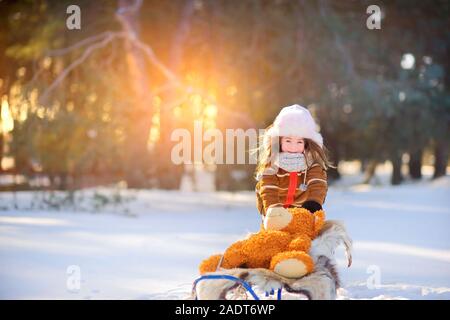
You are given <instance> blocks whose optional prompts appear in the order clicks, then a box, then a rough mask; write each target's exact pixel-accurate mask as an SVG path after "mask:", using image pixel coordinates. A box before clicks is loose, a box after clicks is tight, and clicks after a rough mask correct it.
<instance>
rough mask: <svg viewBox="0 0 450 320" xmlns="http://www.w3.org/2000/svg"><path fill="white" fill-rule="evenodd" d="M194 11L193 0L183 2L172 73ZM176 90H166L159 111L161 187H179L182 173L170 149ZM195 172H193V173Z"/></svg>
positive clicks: (177, 67) (173, 44)
mask: <svg viewBox="0 0 450 320" xmlns="http://www.w3.org/2000/svg"><path fill="white" fill-rule="evenodd" d="M193 12H194V1H193V0H189V1H187V2H186V3H185V5H184V7H183V11H182V14H181V19H180V23H179V25H178V29H177V31H176V32H175V37H174V39H173V42H172V47H171V52H170V63H169V67H170V69H171V71H172V72H173V73H175V74H176V73H177V71H178V70H179V68H180V64H181V62H182V58H183V45H184V42H185V39H186V37H187V36H188V34H189V31H190V26H191V17H192V14H193ZM176 97H177V92H176V90H168V91H167V93H166V94H164V95H163V99H162V100H163V105H162V107H161V111H160V131H159V133H160V139H159V142H158V146H157V154H158V170H157V172H158V173H157V174H158V177H157V179H158V186H159V187H160V188H162V189H179V188H180V185H181V178H182V176H183V173H184V165H175V164H174V163H173V162H172V159H171V151H172V147H173V146H174V142H173V141H171V139H170V135H171V134H172V131H173V130H174V129H175V128H174V121H173V117H174V114H173V111H172V110H173V107H174V106H173V105H172V104H171V102H172V101H173V100H176ZM193 174H195V172H194V173H193Z"/></svg>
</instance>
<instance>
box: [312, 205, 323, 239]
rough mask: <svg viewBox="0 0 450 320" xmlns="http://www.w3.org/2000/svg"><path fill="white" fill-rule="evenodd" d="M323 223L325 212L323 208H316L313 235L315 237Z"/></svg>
mask: <svg viewBox="0 0 450 320" xmlns="http://www.w3.org/2000/svg"><path fill="white" fill-rule="evenodd" d="M324 223H325V212H324V211H323V210H318V211H316V212H314V237H317V235H318V233H319V232H320V230H322V227H323V224H324Z"/></svg>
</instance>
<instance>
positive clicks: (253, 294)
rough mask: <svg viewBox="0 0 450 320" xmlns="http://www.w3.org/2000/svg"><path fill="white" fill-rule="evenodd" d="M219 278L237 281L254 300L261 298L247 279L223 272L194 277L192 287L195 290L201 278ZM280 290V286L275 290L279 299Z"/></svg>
mask: <svg viewBox="0 0 450 320" xmlns="http://www.w3.org/2000/svg"><path fill="white" fill-rule="evenodd" d="M219 279H222V280H223V279H225V280H231V281H234V282H238V283H239V284H240V285H242V286H243V287H244V288H245V289H246V290H247V291H248V292H250V294H251V295H252V297H253V298H254V299H255V300H261V299H259V297H258V296H257V294H256V293H255V291H253V289H252V286H251V285H250V284H249V283H248V282H247V281H244V280H242V279H239V278H236V277H234V276H230V275H226V274H223V275H217V274H209V275H205V276H201V277H200V278H198V279H196V280H195V281H194V288H193V289H194V290H195V288H196V287H197V283H198V282H200V281H202V280H219ZM281 290H282V288H280V289H278V292H277V299H278V300H281ZM272 294H274V291H273V289H272V291H270V295H272ZM267 296H269V293H268V292H266V297H267ZM195 299H196V300H197V297H195Z"/></svg>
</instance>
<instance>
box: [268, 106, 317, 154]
mask: <svg viewBox="0 0 450 320" xmlns="http://www.w3.org/2000/svg"><path fill="white" fill-rule="evenodd" d="M268 135H269V136H270V137H277V136H278V137H282V136H294V137H300V138H308V139H311V140H313V141H314V142H316V143H317V144H318V145H319V146H320V147H322V146H323V138H322V135H321V134H320V133H319V132H318V131H317V125H316V122H315V121H314V119H313V117H312V115H311V113H310V112H309V111H308V109H306V108H304V107H302V106H299V105H298V104H294V105H292V106H289V107H284V108H283V109H281V111H280V113H279V114H278V116H277V117H276V118H275V121H274V122H273V126H272V127H271V128H270V129H269V131H268Z"/></svg>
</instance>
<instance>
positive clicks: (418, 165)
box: [408, 149, 423, 180]
mask: <svg viewBox="0 0 450 320" xmlns="http://www.w3.org/2000/svg"><path fill="white" fill-rule="evenodd" d="M422 153H423V150H422V149H417V150H414V151H412V152H410V154H409V156H410V158H409V164H408V166H409V175H410V176H411V178H412V179H414V180H418V179H422V171H421V169H422Z"/></svg>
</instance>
